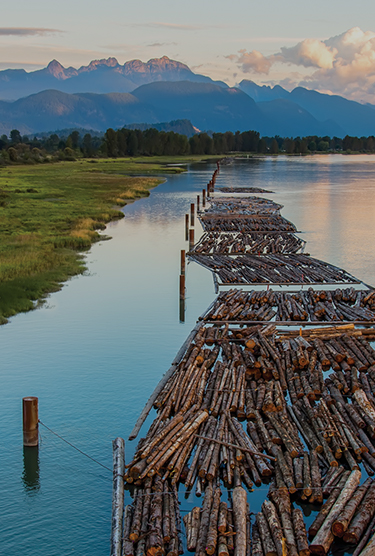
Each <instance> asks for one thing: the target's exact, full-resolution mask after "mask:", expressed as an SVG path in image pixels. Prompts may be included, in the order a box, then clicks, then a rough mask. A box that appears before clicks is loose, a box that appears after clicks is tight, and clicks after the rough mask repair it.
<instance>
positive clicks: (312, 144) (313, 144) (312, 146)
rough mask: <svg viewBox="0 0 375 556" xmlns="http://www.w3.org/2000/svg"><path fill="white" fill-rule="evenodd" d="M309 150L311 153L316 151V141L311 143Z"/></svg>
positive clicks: (308, 146)
mask: <svg viewBox="0 0 375 556" xmlns="http://www.w3.org/2000/svg"><path fill="white" fill-rule="evenodd" d="M307 148H308V149H309V151H310V152H315V151H316V143H315V141H310V143H309V144H308V145H307Z"/></svg>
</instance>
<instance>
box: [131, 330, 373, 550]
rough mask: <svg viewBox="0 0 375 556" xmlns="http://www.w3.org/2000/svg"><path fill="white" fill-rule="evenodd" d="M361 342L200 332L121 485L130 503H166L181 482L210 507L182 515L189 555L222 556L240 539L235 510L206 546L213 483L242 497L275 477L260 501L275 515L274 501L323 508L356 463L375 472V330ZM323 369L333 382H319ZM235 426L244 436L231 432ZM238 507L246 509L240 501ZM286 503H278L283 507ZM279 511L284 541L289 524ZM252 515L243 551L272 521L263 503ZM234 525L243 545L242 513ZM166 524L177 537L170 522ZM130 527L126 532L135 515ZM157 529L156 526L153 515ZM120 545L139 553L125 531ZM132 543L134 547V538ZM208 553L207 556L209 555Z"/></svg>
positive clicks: (347, 334)
mask: <svg viewBox="0 0 375 556" xmlns="http://www.w3.org/2000/svg"><path fill="white" fill-rule="evenodd" d="M340 328H341V329H340ZM343 332H344V333H343ZM362 332H364V334H363V333H362ZM362 332H361V330H356V329H354V327H336V328H332V329H328V330H327V329H313V330H310V331H306V336H305V333H304V335H303V336H301V335H299V334H298V331H291V333H287V332H283V333H281V335H280V334H275V327H274V326H272V325H268V326H266V327H260V326H253V327H247V328H233V327H231V328H229V326H228V324H227V325H225V326H223V327H218V326H214V327H208V326H202V327H201V328H200V329H199V330H198V332H197V335H196V337H195V339H194V341H193V342H192V343H191V344H190V345H189V347H188V349H187V351H186V353H185V356H184V357H183V359H182V361H181V363H180V364H179V366H178V367H177V369H176V371H175V373H174V374H173V375H172V377H171V378H170V380H169V381H168V383H167V384H166V386H165V387H164V389H163V390H162V392H161V393H160V395H159V396H158V398H157V399H156V402H155V407H156V408H157V411H158V416H157V418H156V419H155V421H154V423H153V424H152V425H151V427H150V429H149V431H148V433H147V436H146V437H145V438H144V439H142V440H141V441H140V442H139V445H138V448H137V451H136V453H135V456H134V459H133V460H132V461H131V462H130V463H129V464H128V465H127V472H126V476H125V479H126V481H127V482H128V483H129V484H133V485H134V486H135V487H136V488H137V489H139V490H137V491H136V493H139V497H142V498H145V499H146V495H147V494H148V493H150V492H152V491H155V492H160V493H164V496H168V493H173V492H174V493H175V492H176V490H175V489H176V488H177V485H178V484H179V483H184V484H185V488H186V490H187V492H190V491H191V490H192V489H193V488H194V486H195V492H196V495H197V496H200V495H201V494H202V493H204V495H205V498H204V500H206V498H207V500H208V501H207V502H205V501H204V503H203V508H202V512H198V511H197V510H194V511H193V512H192V514H191V515H190V514H189V516H185V520H184V521H185V525H186V528H187V535H188V543H190V544H189V546H190V547H191V548H192V547H194V546H195V548H193V550H196V554H204V553H207V554H216V553H219V552H217V550H218V549H219V548H220V551H221V552H220V553H221V554H226V553H227V552H229V553H230V552H231V550H232V548H231V542H232V541H233V543H234V546H235V544H236V539H237V538H238V539H240V538H242V537H241V535H240V534H239V535H238V537H237V534H238V531H240V530H241V531H242V529H241V528H240V529H238V530H237V528H236V527H237V526H236V524H235V520H236V518H234V516H235V515H240V514H239V513H238V511H237V510H236V511H233V514H232V515H233V518H234V519H233V520H232V521H233V523H232V522H231V521H230V520H231V517H229V518H228V522H226V524H225V527H224V525H222V529H221V530H220V529H216V530H215V531H216V533H215V534H216V537H215V535H214V537H215V539H216V540H215V543H216V544H215V543H214V544H210V543H209V542H208V540H207V539H211V536H212V535H213V533H212V531H213V529H212V527H213V525H212V523H215V519H216V522H218V520H219V517H218V516H219V509H220V507H221V508H222V509H223V508H224V505H223V504H221V500H220V492H221V491H220V487H219V481H222V482H223V484H225V485H227V486H228V487H232V488H234V489H236V488H237V489H242V490H243V488H244V487H245V488H246V489H247V490H251V489H252V488H253V486H254V485H255V486H257V487H258V486H260V485H261V484H262V482H264V481H267V480H268V479H269V478H270V477H274V481H273V485H274V489H273V490H272V489H271V491H270V492H273V493H274V494H272V496H271V494H270V499H271V502H272V503H273V504H274V505H275V506H276V507H278V505H277V504H278V503H277V502H276V501H275V500H276V499H278V497H280V496H281V495H280V493H285V494H288V496H289V495H293V496H294V497H298V498H299V499H301V500H302V501H308V502H310V503H314V504H318V505H320V504H322V502H323V497H324V496H325V495H326V494H327V493H329V492H330V489H332V488H333V487H336V485H337V484H338V481H339V480H340V476H341V475H342V474H343V473H344V466H345V469H350V470H351V471H352V472H354V471H357V470H358V468H359V464H360V462H362V463H363V465H364V466H365V469H366V470H367V472H368V474H374V472H375V458H374V456H375V442H374V439H375V399H374V395H375V366H374V364H375V351H374V350H373V349H372V347H371V346H370V344H369V342H368V340H367V339H368V338H371V339H375V330H373V329H371V330H363V331H362ZM369 332H370V334H369ZM296 334H297V335H296ZM366 338H367V339H366ZM331 367H332V368H333V372H332V373H331V374H330V375H329V377H327V378H324V373H325V372H326V371H327V370H329V369H330V368H331ZM286 393H288V394H289V398H290V402H291V403H290V404H288V403H287V401H286V399H285V394H286ZM244 420H246V421H247V424H246V431H245V429H244V427H243V425H242V424H241V421H244ZM301 438H302V439H303V440H304V442H305V445H306V446H307V447H308V449H309V451H306V448H305V445H304V444H303V442H302V441H301ZM342 462H344V466H343V464H342ZM332 469H333V470H334V471H332ZM345 476H346V475H345ZM324 477H325V478H324ZM147 489H149V491H147ZM335 492H336V491H335ZM151 498H152V497H151ZM243 498H244V501H245V502H244V504H245V506H244V507H245V508H246V496H245V497H243ZM281 498H282V496H281ZM160 499H161V495H160ZM282 499H283V498H282ZM135 500H137V495H136V497H135ZM174 500H176V497H175V498H174ZM158 503H159V502H158ZM280 503H281V502H280ZM280 503H279V504H280ZM140 504H141V502H139V503H138V505H139V506H140ZM160 504H162V507H163V508H164V507H166V506H165V505H163V504H164V502H163V503H161V502H160V503H159V508H160ZM171 504H172V503H170V505H169V506H168V508H172V507H173V508H174V511H175V512H176V511H177V507H176V504H175V503H174V506H172V505H171ZM285 504H286V502H285V501H284V502H282V506H283V505H285ZM136 507H138V506H137V503H136V502H135V505H134V513H135V515H139V514H140V509H138V510H137V512H136ZM283 507H284V506H283ZM288 507H289V506H288ZM142 508H143V506H142ZM207 508H208V509H207ZM232 509H233V508H232ZM227 510H228V508H227ZM271 510H272V511H271ZM129 511H130V510H129ZM146 511H149V510H148V509H147V507H146V510H145V512H146ZM150 511H151V510H150ZM168 511H169V512H171V510H168ZM278 511H279V514H278V515H279V518H278V519H279V520H281V522H282V530H283V531H284V532H286V531H288V523H289V522H288V517H285V515H283V516H281V514H280V510H278ZM142 512H143V510H142ZM166 512H167V510H166ZM159 513H160V512H159ZM261 513H262V514H263V517H257V519H256V526H255V529H254V530H253V535H252V536H253V543H254V538H257V536H258V539H259V538H260V539H261V541H260V544H261V545H262V547H263V548H262V550H264V545H263V544H262V543H264V542H265V541H263V540H262V538H263V537H262V535H263V534H264V533H263V532H264V530H266V531H267V529H265V525H264V522H265V521H264V520H266V522H267V523H268V526H269V520H270V519H271V516H272V515H273V516H274V517H275V515H274V514H275V512H274V511H273V509H272V505H270V504H268V503H267V504H265V505H264V507H263V508H262V512H261ZM289 514H290V516H291V517H290V523H292V524H293V527H296V528H297V531H299V533H298V534H300V537H301V538H300V540H297V537H298V535H297V533H295V537H294V538H295V543H296V544H295V546H296V547H297V550H302V548H298V547H301V546H302V545H303V546H305V545H304V544H303V543H306V539H305V537H306V535H305V533H304V528H301V515H300V514H299V513H298V512H296V511H294V510H293V511H292V510H291V512H289ZM289 514H288V515H289ZM129 515H130V514H129ZM142 515H143V513H142ZM149 515H150V516H151V515H152V516H153V515H154V514H149ZM157 515H158V516H159V514H157ZM161 515H164V513H162V514H161ZM167 515H168V514H167ZM174 515H175V514H173V516H174ZM227 515H228V511H227ZM229 515H231V514H230V512H229ZM241 515H242V516H244V518H243V519H244V523H245V525H244V531H245V532H244V537H243V538H244V539H245V541H244V542H245V546H246V547H249V546H250V545H249V544H248V542H249V541H248V540H246V539H248V538H249V537H248V535H249V533H248V530H249V526H248V523H247V522H248V511H247V509H246V511H244V513H243V512H242V513H241ZM204 516H206V517H204ZM207 516H208V517H207ZM215 516H216V517H215ZM170 517H171V516H170ZM150 519H152V521H153V522H154V521H155V520H154V518H153V517H152V518H151V517H150ZM171 519H172V517H171ZM241 519H242V518H241ZM272 519H273V518H272ZM173 520H174V522H175V523H177V525H176V527H175V530H176V531H178V518H177V514H176V517H175V516H174V517H173ZM267 520H268V521H267ZM128 521H130V517H129V518H128ZM128 521H127V529H126V530H127V531H128V530H129V531H131V527H133V525H131V526H130V525H129V524H128ZM131 521H132V523H134V518H133V517H132V520H131ZM156 522H157V523H158V524H160V523H162V517H160V516H159V517H158V518H157V520H156ZM210 523H211V525H210ZM241 523H242V522H241ZM302 523H303V520H302ZM298 524H300V525H298ZM136 525H137V521H136ZM262 525H263V529H262ZM137 527H138V525H137ZM137 527H135V529H136V531H137V530H138V529H137ZM158 527H159V529H160V527H163V526H162V525H161V526H160V525H158ZM238 527H240V526H238ZM202 528H203V529H202ZM285 528H286V529H285ZM153 530H154V528H153ZM197 531H198V532H197ZM210 531H211V533H210ZM262 531H263V532H262ZM293 531H295V529H293ZM159 532H160V531H159ZM275 534H276V533H275ZM277 534H279V533H277ZM289 534H290V531H289ZM141 536H142V534H140V535H139V537H141ZM128 537H129V538H128V540H129V541H131V542H133V549H134V550H138V548H137V547H136V546H135V544H134V543H135V538H136V537H135V536H134V535H133V536H132V537H130V533H129V535H128ZM150 537H151V538H150V541H148V540H147V541H145V542H148V543H149V542H151V544H152V543H156V544H157V546H158V547H159V548H160V547H162V548H161V549H163V550H164V548H163V546H164V545H163V544H160V538H161V539H162V540H163V539H164V537H163V536H162V535H161V534H159V533H157V534H155V538H157V539H159V540H158V541H156V540H155V538H154V536H151V535H150ZM230 537H234V538H233V539H232V538H230ZM176 538H177V537H176ZM285 538H286V539H287V538H288V537H287V536H286V537H285ZM298 538H299V537H298ZM166 539H167V540H163V543H164V544H165V543H167V544H168V543H170V540H168V535H167V536H166ZM197 539H198V540H199V539H206V540H204V543H205V544H206V547H205V548H204V550H203V549H202V547H201V546H200V545H198V548H199V550H200V551H201V552H199V551H198V548H197V545H196V543H197V542H198V541H197ZM272 539H273V536H272ZM140 540H141V541H142V545H141V546H142V547H143V548H144V543H143V539H142V538H141V539H140ZM344 540H345V539H344ZM199 542H201V541H199ZM210 542H211V541H210ZM212 542H213V541H212ZM238 542H239V541H238ZM241 542H242V541H241ZM273 542H275V539H273ZM158 543H159V544H158ZM174 543H177V540H176V541H174ZM174 543H173V546H172V547H170V546H169V544H168V547H166V551H167V553H168V554H170V556H172V555H173V554H174V552H173V551H174V550H175V544H174ZM298 543H302V544H298ZM130 544H131V543H130ZM130 544H129V548H128V550H130ZM208 545H209V546H208ZM127 546H128V545H127ZM213 546H214V548H213ZM241 546H242V545H241ZM150 547H151V545H150ZM152 547H154V544H152ZM207 547H208V550H213V552H208V550H207ZM143 548H142V549H143ZM159 548H158V549H159ZM161 549H160V550H161ZM150 550H151V548H150ZM202 550H203V552H202ZM246 550H248V548H246ZM267 550H268V549H267ZM290 550H291V549H290ZM303 550H305V548H303ZM226 551H227V552H226ZM160 553H161V552H160ZM240 553H241V552H240ZM240 553H238V554H240ZM276 553H277V554H278V553H279V552H278V551H276ZM290 553H293V552H290ZM316 553H318V554H319V552H316ZM129 554H133V553H131V552H129ZM134 554H138V552H137V551H135V552H134ZM140 554H142V552H140ZM147 554H150V555H152V554H159V552H157V551H156V552H152V551H149V552H147ZM244 554H245V552H244ZM259 554H264V555H267V554H268V552H267V551H265V552H260V553H259Z"/></svg>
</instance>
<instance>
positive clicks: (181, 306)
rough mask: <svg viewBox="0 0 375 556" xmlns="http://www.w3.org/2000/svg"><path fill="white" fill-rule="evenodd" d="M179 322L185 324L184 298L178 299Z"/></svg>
mask: <svg viewBox="0 0 375 556" xmlns="http://www.w3.org/2000/svg"><path fill="white" fill-rule="evenodd" d="M180 322H185V298H183V299H180Z"/></svg>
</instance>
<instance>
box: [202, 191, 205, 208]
mask: <svg viewBox="0 0 375 556" xmlns="http://www.w3.org/2000/svg"><path fill="white" fill-rule="evenodd" d="M202 205H203V207H205V206H206V190H205V189H202Z"/></svg>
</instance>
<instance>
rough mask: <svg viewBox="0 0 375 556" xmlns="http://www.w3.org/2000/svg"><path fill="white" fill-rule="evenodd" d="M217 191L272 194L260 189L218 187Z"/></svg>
mask: <svg viewBox="0 0 375 556" xmlns="http://www.w3.org/2000/svg"><path fill="white" fill-rule="evenodd" d="M218 191H221V192H222V193H273V191H269V190H267V189H262V188H261V187H219V188H218Z"/></svg>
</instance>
